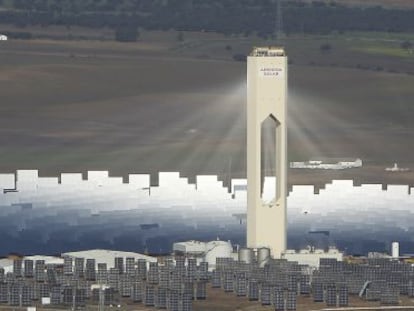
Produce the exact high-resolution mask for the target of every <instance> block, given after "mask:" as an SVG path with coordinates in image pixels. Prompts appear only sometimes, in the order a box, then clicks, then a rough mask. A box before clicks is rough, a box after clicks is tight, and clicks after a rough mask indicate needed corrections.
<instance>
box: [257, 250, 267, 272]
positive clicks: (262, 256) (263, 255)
mask: <svg viewBox="0 0 414 311" xmlns="http://www.w3.org/2000/svg"><path fill="white" fill-rule="evenodd" d="M269 259H270V248H267V247H262V248H259V249H258V250H257V262H258V263H259V266H260V267H264V265H265V264H266V263H268V262H269Z"/></svg>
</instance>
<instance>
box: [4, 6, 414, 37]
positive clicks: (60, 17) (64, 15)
mask: <svg viewBox="0 0 414 311" xmlns="http://www.w3.org/2000/svg"><path fill="white" fill-rule="evenodd" d="M306 1H307V2H303V1H293V0H292V1H284V2H283V12H284V14H283V16H284V18H283V21H284V31H285V32H286V33H287V34H291V33H310V34H312V33H313V34H315V33H316V34H327V33H331V32H345V31H380V32H414V3H413V4H411V3H410V6H412V7H413V8H412V9H400V8H389V9H385V8H382V7H379V6H367V3H369V4H381V3H382V4H384V3H391V2H392V3H393V4H397V3H400V4H401V5H402V4H406V5H408V3H409V2H411V1H409V0H404V1H403V0H392V1H391V0H389V1H386V0H338V2H332V1H329V2H325V1H310V0H306ZM351 3H357V4H360V6H349V5H346V4H351ZM362 3H363V4H364V6H362ZM0 4H1V5H2V10H0V23H3V24H14V25H16V26H18V27H21V28H24V27H26V26H30V25H41V26H48V25H64V26H66V27H70V26H75V25H76V26H84V27H91V28H102V27H108V28H112V29H116V30H117V32H116V33H117V36H118V38H119V39H120V40H121V41H128V40H131V41H134V40H136V38H137V36H138V32H137V29H138V28H141V29H146V30H169V29H174V30H178V31H207V32H218V33H223V34H226V35H232V34H244V35H246V36H247V35H249V34H250V33H253V32H254V33H257V34H258V35H259V36H260V37H263V38H268V37H271V36H272V35H273V34H274V32H275V25H276V19H277V5H276V1H274V0H267V1H264V0H263V1H257V0H243V1H240V0H154V1H148V0H122V1H120V0H31V1H28V0H0Z"/></svg>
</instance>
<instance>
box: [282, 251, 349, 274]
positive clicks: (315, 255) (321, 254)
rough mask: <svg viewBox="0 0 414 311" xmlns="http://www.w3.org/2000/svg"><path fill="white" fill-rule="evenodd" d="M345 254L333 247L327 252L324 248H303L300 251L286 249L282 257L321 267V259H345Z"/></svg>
mask: <svg viewBox="0 0 414 311" xmlns="http://www.w3.org/2000/svg"><path fill="white" fill-rule="evenodd" d="M343 257H344V254H343V253H341V252H340V251H339V250H338V249H336V248H334V247H331V248H329V250H328V251H327V252H325V251H324V250H322V249H313V248H308V249H302V250H300V251H295V250H286V251H285V252H284V253H283V255H282V258H284V259H286V260H288V261H296V262H297V263H298V264H300V265H308V266H310V267H312V268H316V269H318V268H319V262H320V259H322V258H323V259H325V258H327V259H328V258H329V259H335V260H336V261H339V262H340V261H343Z"/></svg>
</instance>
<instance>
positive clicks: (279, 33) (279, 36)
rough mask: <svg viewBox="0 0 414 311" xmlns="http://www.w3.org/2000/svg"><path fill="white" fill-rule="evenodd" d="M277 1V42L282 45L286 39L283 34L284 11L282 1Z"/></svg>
mask: <svg viewBox="0 0 414 311" xmlns="http://www.w3.org/2000/svg"><path fill="white" fill-rule="evenodd" d="M275 1H276V20H275V33H274V36H275V40H276V43H277V44H278V45H280V44H281V43H282V39H283V38H284V32H283V11H282V0H275Z"/></svg>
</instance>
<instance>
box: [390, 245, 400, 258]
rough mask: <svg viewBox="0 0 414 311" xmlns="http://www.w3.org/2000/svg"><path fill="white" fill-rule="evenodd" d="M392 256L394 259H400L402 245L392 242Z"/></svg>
mask: <svg viewBox="0 0 414 311" xmlns="http://www.w3.org/2000/svg"><path fill="white" fill-rule="evenodd" d="M391 256H392V258H399V257H400V243H398V242H392V244H391Z"/></svg>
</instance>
